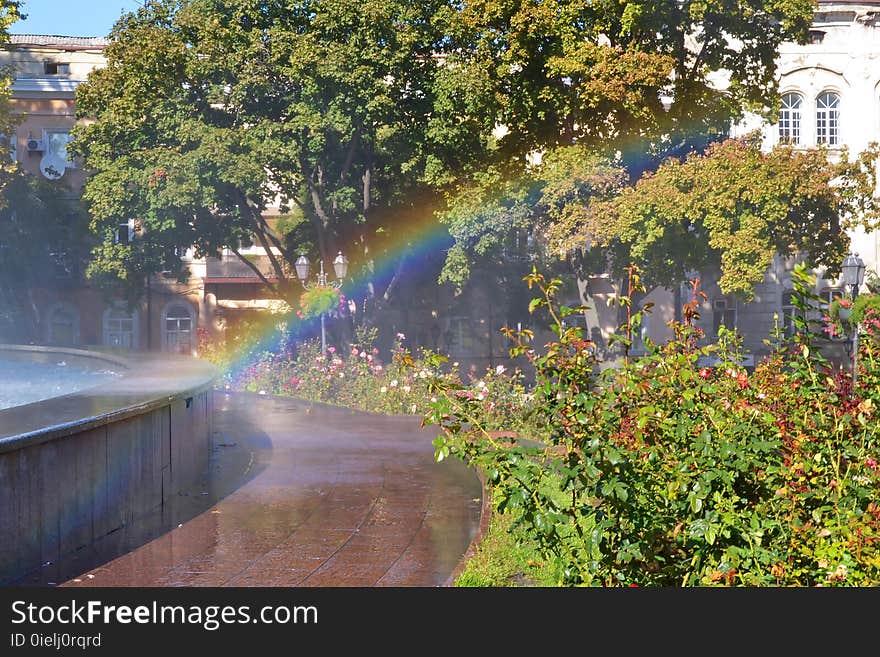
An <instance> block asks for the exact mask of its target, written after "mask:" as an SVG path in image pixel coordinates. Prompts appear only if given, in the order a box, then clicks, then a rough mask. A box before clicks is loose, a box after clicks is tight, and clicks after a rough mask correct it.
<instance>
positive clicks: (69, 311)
mask: <svg viewBox="0 0 880 657" xmlns="http://www.w3.org/2000/svg"><path fill="white" fill-rule="evenodd" d="M48 318H49V321H48V335H47V336H46V337H47V338H48V341H49V344H54V345H62V346H72V345H76V344H79V313H77V312H76V309H75V308H73V307H72V306H69V305H67V304H58V305H56V306H54V307H53V308H52V309H50V310H49V315H48Z"/></svg>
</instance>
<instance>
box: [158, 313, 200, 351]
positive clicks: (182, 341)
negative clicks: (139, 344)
mask: <svg viewBox="0 0 880 657" xmlns="http://www.w3.org/2000/svg"><path fill="white" fill-rule="evenodd" d="M193 323H194V318H193V315H192V311H191V310H190V307H189V305H187V304H184V303H180V302H175V303H171V304H169V305H168V306H167V307H166V308H165V311H164V312H163V313H162V347H163V349H164V350H165V351H170V352H173V353H178V354H187V355H190V354H192V352H193V348H194V346H193Z"/></svg>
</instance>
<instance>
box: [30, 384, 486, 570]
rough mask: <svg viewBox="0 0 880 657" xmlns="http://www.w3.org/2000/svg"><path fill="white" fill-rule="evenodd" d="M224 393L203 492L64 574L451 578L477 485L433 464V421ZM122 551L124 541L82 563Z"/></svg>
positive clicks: (475, 510)
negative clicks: (427, 425)
mask: <svg viewBox="0 0 880 657" xmlns="http://www.w3.org/2000/svg"><path fill="white" fill-rule="evenodd" d="M215 394H216V398H215V409H216V417H215V436H214V443H215V448H214V449H215V453H214V455H213V457H212V463H211V472H210V475H209V476H208V477H207V479H206V481H205V482H204V485H203V486H202V490H199V491H193V493H192V495H191V496H188V497H182V498H181V500H180V502H179V504H178V505H177V506H176V508H174V509H166V510H165V511H164V515H163V518H161V519H158V518H157V519H152V522H151V521H150V519H147V521H146V522H144V523H141V524H142V525H143V527H145V528H146V529H142V530H136V529H135V528H132V530H131V531H130V532H129V533H128V535H124V534H125V533H124V532H118V533H119V534H120V535H119V536H115V537H113V536H111V537H110V538H109V539H108V541H107V544H106V545H103V546H96V548H95V551H94V554H92V555H82V556H81V557H79V560H80V567H79V569H76V566H75V562H71V563H67V564H58V565H56V570H55V573H56V576H60V577H61V578H62V579H61V580H59V582H62V581H63V580H64V579H66V580H67V581H63V583H62V585H63V586H437V585H442V584H444V583H448V579H449V577H450V574H451V573H452V572H453V570H454V569H455V568H456V566H457V565H458V564H459V562H460V560H461V558H462V555H463V554H464V553H465V551H466V550H467V548H468V546H469V544H470V543H471V541H472V539H473V538H474V536H475V535H476V533H477V531H478V527H479V523H480V508H481V499H480V498H481V491H480V485H479V482H478V480H477V477H476V475H475V473H474V472H473V471H472V470H468V469H467V468H465V467H464V466H463V464H461V463H459V462H457V461H455V460H447V461H444V462H442V463H439V464H438V463H435V462H434V460H433V447H432V445H431V439H432V438H433V437H434V436H435V435H436V433H437V431H436V429H420V428H419V426H418V420H417V419H414V418H407V417H383V416H377V415H372V414H367V413H360V412H357V411H351V410H347V409H340V408H332V407H328V406H324V405H318V404H315V405H309V404H306V403H304V402H299V401H296V400H292V399H286V398H282V397H271V396H261V395H256V394H250V393H233V394H228V393H222V392H217V393H215ZM178 520H179V521H180V522H178ZM162 525H164V527H163V526H162ZM178 525H179V526H178ZM169 527H173V528H172V529H170V531H165V533H161V534H160V531H163V530H167V529H168V528H169ZM145 532H152V534H153V536H155V538H153V537H152V536H149V534H147V536H149V538H152V540H149V541H148V542H146V543H145V544H144V541H145V538H144V536H145ZM135 545H139V546H140V547H134V546H135ZM132 548H133V549H132ZM129 549H130V550H131V551H128V550H129ZM114 551H115V552H116V554H122V552H126V553H125V554H122V556H118V557H116V558H115V559H112V560H111V561H109V562H106V563H103V565H100V566H97V567H91V566H90V567H89V569H85V568H84V566H85V565H86V561H85V560H86V559H93V560H94V559H98V558H100V553H102V552H103V553H104V555H107V554H112V553H113V552H114ZM105 561H106V559H105ZM95 563H97V561H95ZM73 572H77V573H82V574H79V575H76V576H70V574H71V573H73ZM65 573H66V574H65ZM68 576H70V578H69V579H67V578H68ZM47 577H51V574H50V572H49V571H47V573H45V574H44V577H43V579H44V580H45V579H46V578H47ZM45 583H53V582H45Z"/></svg>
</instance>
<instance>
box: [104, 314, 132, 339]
mask: <svg viewBox="0 0 880 657" xmlns="http://www.w3.org/2000/svg"><path fill="white" fill-rule="evenodd" d="M136 335H137V313H133V312H132V313H130V312H128V311H127V310H125V309H124V308H120V307H113V308H108V309H107V310H105V311H104V344H105V345H107V346H109V347H122V348H124V349H132V348H134V347H137V339H136Z"/></svg>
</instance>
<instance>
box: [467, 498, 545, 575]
mask: <svg viewBox="0 0 880 657" xmlns="http://www.w3.org/2000/svg"><path fill="white" fill-rule="evenodd" d="M513 521H514V518H513V516H512V515H511V514H509V513H495V514H493V515H492V518H491V520H490V521H489V527H488V529H487V530H486V535H485V536H484V537H483V538H482V540H481V541H480V543H479V545H478V547H477V550H476V553H475V554H474V555H473V557H471V558H470V559H468V562H467V564H466V565H465V567H464V570H462V572H461V574H460V575H459V576H458V577H457V578H456V579H455V586H462V587H467V586H479V587H486V586H554V585H555V584H556V582H557V577H556V574H555V573H553V572H552V570H551V569H549V568H546V567H545V564H544V562H543V557H542V555H541V554H540V553H539V552H538V551H537V550H535V548H534V546H533V545H531V544H530V543H529V540H528V538H527V537H525V536H523V535H522V534H521V533H519V532H517V530H516V528H515V527H514V526H513Z"/></svg>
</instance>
